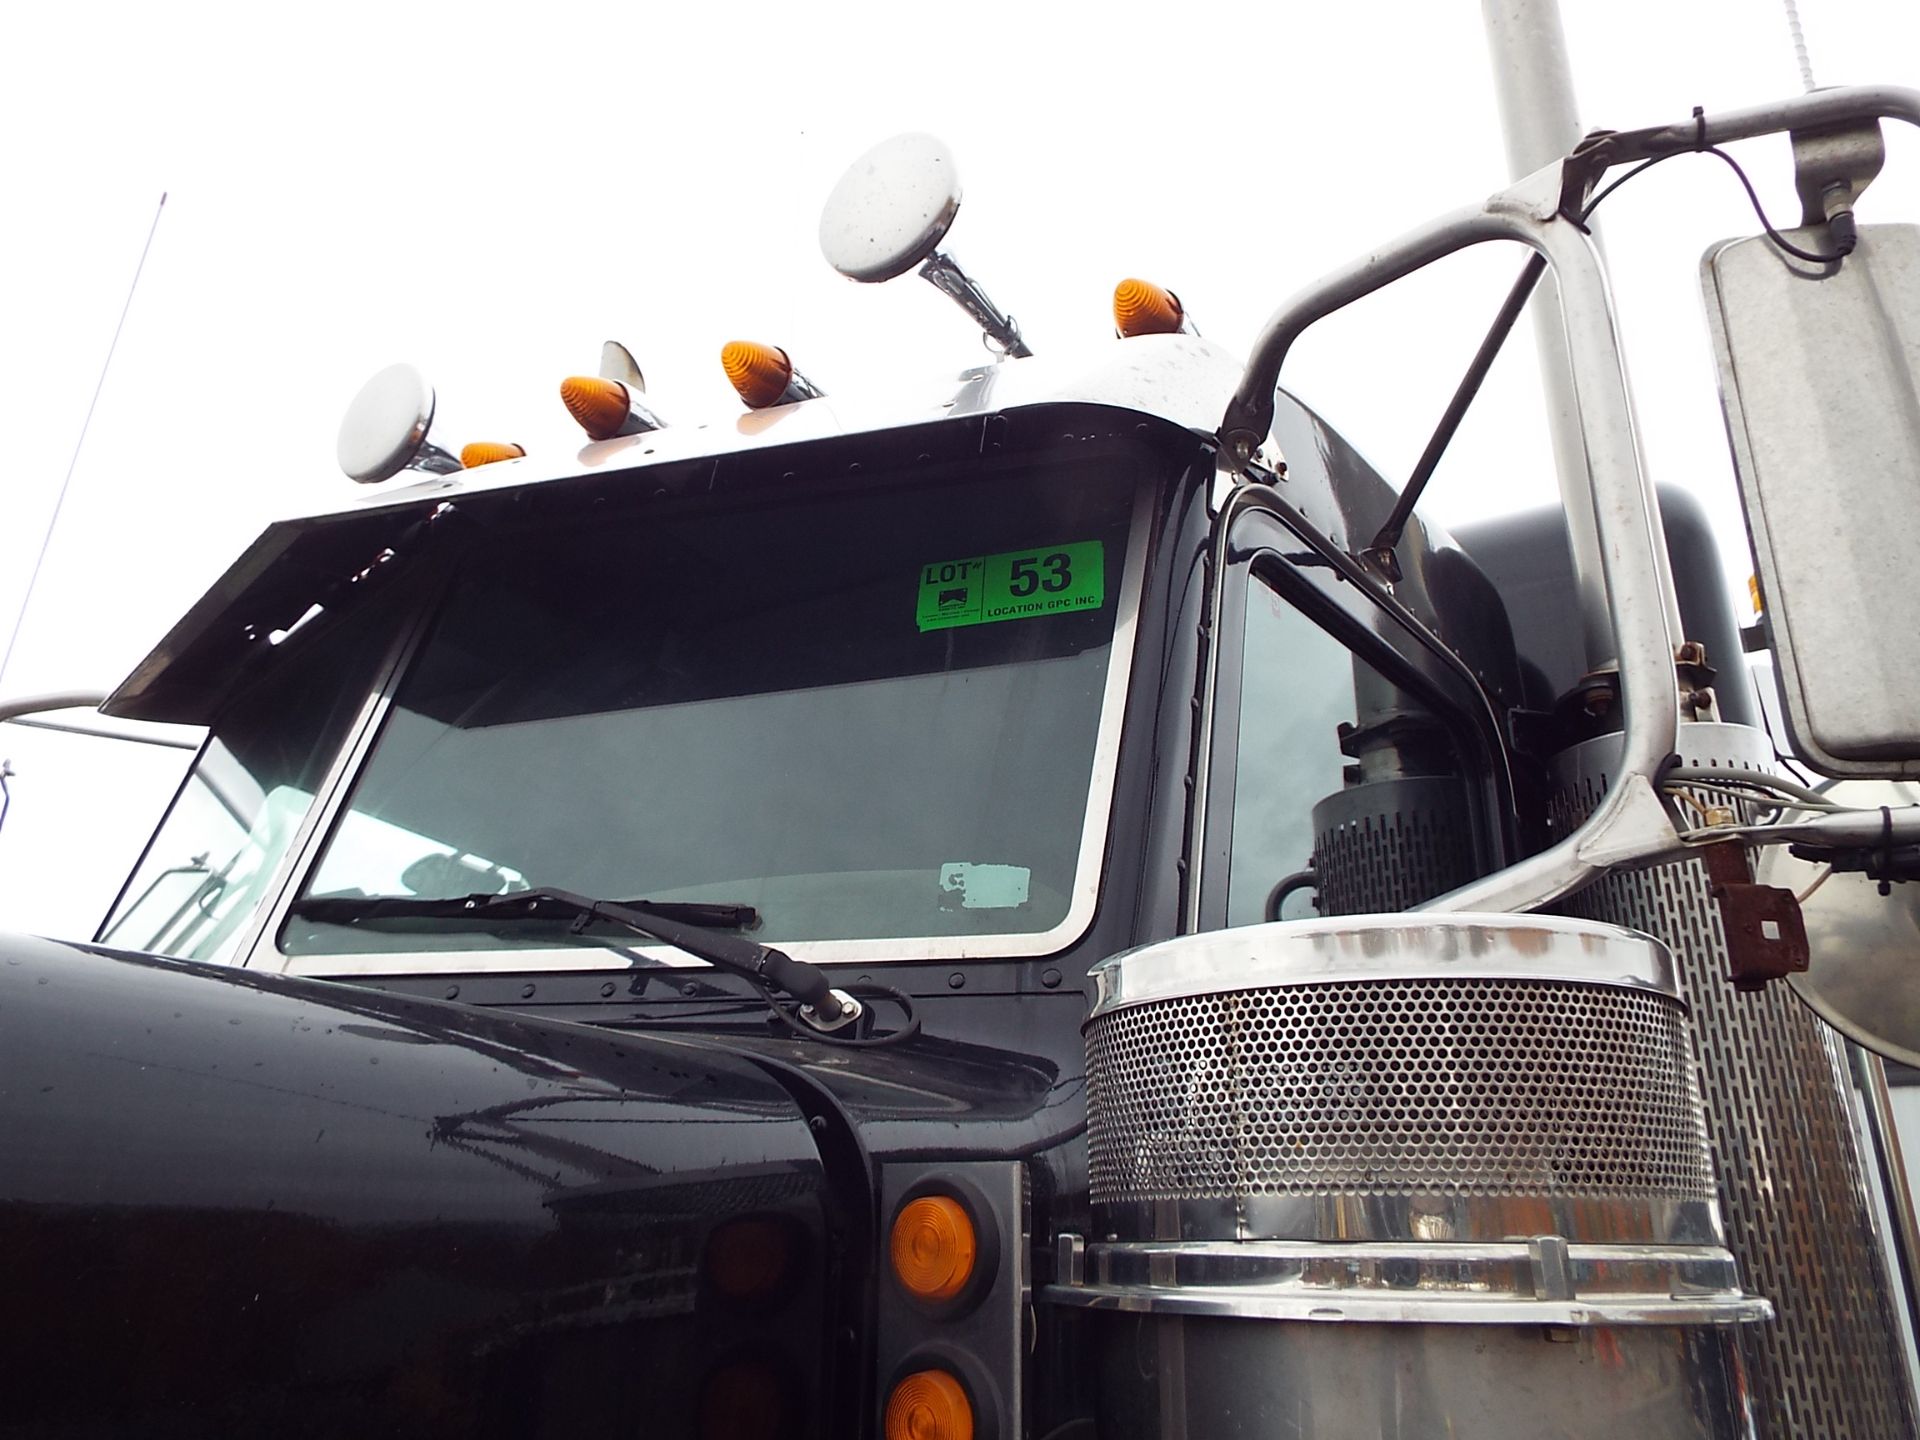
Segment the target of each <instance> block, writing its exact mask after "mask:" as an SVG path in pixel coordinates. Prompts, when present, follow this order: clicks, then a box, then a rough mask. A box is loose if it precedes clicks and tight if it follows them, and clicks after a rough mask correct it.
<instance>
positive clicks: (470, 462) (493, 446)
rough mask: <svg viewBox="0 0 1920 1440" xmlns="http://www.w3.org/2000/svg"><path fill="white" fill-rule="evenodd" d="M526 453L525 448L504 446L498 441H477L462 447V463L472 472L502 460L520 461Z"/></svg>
mask: <svg viewBox="0 0 1920 1440" xmlns="http://www.w3.org/2000/svg"><path fill="white" fill-rule="evenodd" d="M526 453H527V452H526V449H525V448H524V447H523V446H519V445H508V444H502V443H501V442H500V441H498V440H476V441H474V442H473V443H472V444H471V445H463V446H461V447H460V463H461V465H463V466H464V467H465V468H467V469H468V470H471V469H473V468H474V467H475V466H478V465H492V464H496V463H497V462H499V461H501V460H518V459H519V458H520V457H521V456H522V455H525V454H526Z"/></svg>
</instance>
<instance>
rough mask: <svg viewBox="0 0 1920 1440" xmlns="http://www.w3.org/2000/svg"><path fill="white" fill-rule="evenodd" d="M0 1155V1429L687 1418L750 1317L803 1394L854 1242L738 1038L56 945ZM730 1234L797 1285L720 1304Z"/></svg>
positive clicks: (15, 989)
mask: <svg viewBox="0 0 1920 1440" xmlns="http://www.w3.org/2000/svg"><path fill="white" fill-rule="evenodd" d="M0 1146H4V1150H3V1151H0V1153H4V1155H5V1157H6V1164H5V1166H4V1167H0V1252H4V1253H6V1254H7V1255H9V1256H10V1257H12V1258H11V1259H10V1261H9V1276H8V1293H9V1300H10V1301H11V1303H12V1308H13V1311H14V1314H15V1315H16V1317H17V1320H18V1323H15V1324H13V1325H10V1326H9V1327H8V1328H9V1331H10V1333H11V1336H12V1338H11V1340H10V1342H9V1344H10V1347H11V1353H10V1357H9V1358H10V1364H9V1369H10V1372H11V1373H12V1375H13V1376H14V1377H15V1378H14V1380H13V1381H12V1382H10V1384H9V1387H8V1392H9V1393H8V1394H7V1395H6V1396H5V1397H4V1398H0V1434H6V1435H15V1434H71V1433H79V1432H84V1433H87V1434H102V1435H117V1434H123V1433H124V1434H136V1433H137V1434H161V1435H172V1434H180V1435H186V1434H195V1435H200V1434H226V1433H233V1434H239V1433H253V1434H262V1433H275V1434H278V1435H282V1436H285V1435H288V1434H292V1435H307V1434H341V1433H347V1432H348V1431H350V1430H351V1431H355V1432H356V1433H397V1432H398V1431H399V1430H401V1429H402V1428H404V1429H405V1430H406V1431H407V1433H410V1434H419V1435H439V1434H501V1435H507V1434H532V1433H544V1429H545V1423H544V1421H543V1420H542V1421H540V1422H539V1423H536V1420H537V1419H538V1417H546V1416H550V1415H552V1414H555V1413H563V1414H567V1415H571V1416H574V1417H576V1419H577V1422H578V1423H577V1425H576V1427H575V1428H574V1429H573V1430H570V1431H569V1433H577V1434H596V1433H603V1432H604V1433H615V1431H616V1430H618V1431H619V1432H620V1433H631V1427H632V1425H633V1422H634V1416H635V1415H648V1416H651V1417H653V1418H655V1419H658V1420H660V1421H661V1423H662V1424H663V1426H664V1429H663V1430H662V1432H661V1433H692V1432H693V1431H694V1430H695V1429H696V1428H697V1425H696V1423H695V1422H696V1418H697V1415H696V1412H698V1410H699V1408H700V1406H702V1405H703V1404H710V1403H713V1402H712V1400H711V1396H712V1395H713V1394H714V1393H716V1388H717V1390H718V1392H719V1393H721V1394H723V1395H724V1394H726V1393H729V1391H730V1387H733V1388H737V1387H735V1382H734V1381H731V1380H728V1379H726V1378H725V1377H724V1376H723V1377H722V1378H720V1379H716V1378H715V1376H716V1375H717V1374H719V1370H716V1367H720V1369H722V1370H723V1369H724V1367H725V1366H726V1365H729V1364H735V1363H743V1362H737V1361H736V1360H733V1359H729V1356H733V1355H736V1353H737V1352H738V1349H739V1341H740V1337H741V1336H742V1335H743V1334H754V1333H757V1334H759V1335H761V1336H762V1337H763V1339H764V1341H765V1350H766V1353H768V1354H771V1355H773V1356H775V1357H776V1359H775V1360H773V1361H768V1362H767V1363H770V1364H772V1363H777V1364H778V1366H779V1369H780V1371H781V1373H783V1374H789V1375H797V1376H803V1377H809V1378H808V1379H807V1380H805V1381H803V1382H801V1385H802V1389H803V1390H804V1391H806V1392H809V1393H807V1394H806V1395H803V1396H797V1395H795V1394H792V1393H788V1395H787V1401H788V1403H793V1404H796V1405H800V1406H801V1407H802V1410H803V1411H804V1410H805V1409H806V1407H808V1406H812V1405H816V1404H818V1403H820V1402H819V1397H818V1396H816V1395H813V1394H811V1392H812V1391H813V1390H814V1388H815V1386H816V1385H817V1384H819V1383H820V1381H819V1377H821V1376H823V1375H826V1374H828V1373H831V1371H832V1368H833V1367H832V1366H831V1365H830V1364H827V1363H825V1361H824V1359H823V1357H822V1356H821V1355H820V1354H819V1353H818V1350H819V1348H820V1347H821V1346H822V1345H823V1344H824V1343H826V1342H825V1341H824V1340H823V1339H822V1337H823V1335H825V1334H827V1333H829V1332H830V1330H831V1328H832V1325H833V1323H834V1321H835V1319H836V1316H835V1314H834V1307H835V1304H836V1302H835V1300H834V1298H833V1296H832V1295H831V1294H830V1293H829V1289H830V1287H829V1286H828V1284H827V1280H826V1276H827V1275H828V1273H829V1268H830V1265H831V1263H833V1261H832V1257H833V1253H834V1252H835V1250H836V1248H838V1247H844V1246H845V1245H846V1244H848V1243H853V1244H854V1245H855V1246H856V1247H857V1246H859V1245H863V1244H865V1243H866V1239H865V1237H863V1236H854V1237H851V1240H850V1237H848V1236H847V1235H846V1234H845V1233H843V1232H844V1227H845V1217H844V1215H843V1214H841V1213H840V1212H839V1210H838V1209H837V1207H836V1205H835V1202H834V1200H833V1197H832V1195H831V1193H830V1191H831V1187H830V1185H829V1183H828V1180H827V1177H826V1176H825V1175H824V1173H823V1167H822V1163H821V1160H820V1155H819V1152H818V1150H817V1149H816V1146H815V1143H814V1140H813V1137H812V1133H811V1132H810V1130H809V1128H808V1125H807V1121H806V1117H805V1115H804V1114H803V1112H802V1110H801V1109H800V1108H799V1107H797V1106H796V1104H795V1102H794V1100H793V1098H792V1097H791V1094H790V1091H789V1089H788V1088H787V1087H784V1086H782V1085H781V1084H779V1083H776V1081H775V1080H774V1079H772V1078H770V1077H769V1074H768V1073H767V1070H766V1068H765V1067H764V1066H762V1065H759V1064H756V1063H754V1062H752V1061H750V1060H747V1059H744V1058H737V1057H733V1056H730V1055H728V1054H726V1053H724V1052H722V1051H719V1050H716V1049H714V1048H711V1047H706V1046H695V1045H687V1044H679V1043H676V1042H673V1041H671V1040H661V1039H655V1038H652V1037H647V1036H638V1035H619V1034H612V1033H608V1032H604V1031H594V1030H591V1029H588V1028H586V1027H581V1026H576V1025H569V1024H565V1023H559V1022H553V1021H546V1020H541V1019H539V1018H535V1017H527V1016H521V1015H513V1014H504V1013H500V1012H491V1013H489V1012H485V1011H475V1010H466V1009H462V1008H460V1007H457V1006H453V1005H448V1004H444V1003H440V1002H435V1001H429V1000H422V999H419V998H417V997H410V996H405V995H392V994H380V993H377V992H373V991H365V990H358V989H354V988H351V987H345V986H338V985H333V984H328V983H316V982H308V981H301V980H297V979H291V978H285V977H276V976H259V975H251V974H248V973H246V972H242V971H231V970H221V969H216V968H213V967H208V966H202V965H195V964H188V963H183V962H175V961H168V960H161V959H155V958H153V957H147V956H129V955H120V954H115V953H112V952H107V951H102V950H99V949H96V948H92V947H87V946H79V945H71V944H63V943H58V942H54V941H47V940H27V939H17V938H7V939H4V940H0ZM735 1221H745V1222H748V1224H747V1229H746V1231H744V1232H739V1231H735V1230H730V1229H729V1226H730V1224H731V1223H732V1222H735ZM740 1234H745V1235H746V1237H747V1238H746V1240H745V1241H744V1243H745V1244H746V1246H747V1249H748V1250H749V1251H750V1252H751V1253H752V1254H753V1255H756V1256H759V1257H761V1258H762V1259H764V1258H765V1256H766V1255H767V1254H768V1253H770V1252H771V1253H773V1254H774V1255H775V1258H776V1259H779V1258H780V1257H781V1256H784V1257H785V1258H784V1261H782V1263H783V1264H785V1265H786V1266H787V1268H788V1271H789V1272H790V1273H788V1274H786V1276H785V1278H784V1279H783V1280H782V1281H781V1283H780V1285H779V1286H778V1287H777V1289H776V1290H775V1291H769V1292H768V1293H767V1294H765V1295H761V1296H759V1297H758V1298H757V1299H756V1301H755V1303H754V1304H753V1305H752V1306H749V1307H744V1308H743V1307H742V1306H740V1305H738V1304H736V1303H735V1301H736V1300H737V1299H738V1298H739V1297H738V1295H737V1294H735V1293H734V1291H735V1290H737V1288H738V1286H737V1283H736V1282H737V1278H738V1275H739V1274H740V1273H743V1272H741V1271H740V1270H739V1267H738V1265H732V1267H731V1268H729V1264H730V1262H729V1261H728V1260H727V1258H726V1255H725V1254H722V1255H721V1257H720V1258H719V1259H718V1260H716V1258H715V1252H716V1250H720V1251H725V1249H726V1247H727V1246H728V1245H729V1244H730V1243H732V1239H733V1238H738V1235H740ZM749 1272H751V1267H749ZM716 1277H718V1278H716ZM729 1277H732V1278H729ZM730 1286H732V1287H733V1288H732V1289H729V1287H730ZM26 1317H32V1318H31V1320H30V1321H29V1320H28V1319H27V1318H26ZM128 1337H133V1339H132V1341H131V1342H129V1339H128ZM753 1353H754V1354H755V1355H756V1356H757V1355H759V1354H760V1353H761V1352H760V1351H759V1350H755V1351H754V1352H753ZM109 1355H111V1356H113V1357H114V1364H113V1365H112V1367H111V1374H110V1375H106V1374H102V1375H98V1376H96V1377H95V1378H94V1379H92V1380H91V1381H89V1379H88V1378H87V1377H88V1373H89V1370H90V1368H91V1367H92V1366H94V1365H95V1364H97V1363H98V1362H99V1361H101V1360H102V1359H104V1358H105V1357H107V1356H109ZM754 1363H758V1362H757V1360H756V1361H755V1362H754ZM563 1392H564V1393H563ZM529 1407H532V1408H531V1409H530V1408H529ZM556 1407H558V1408H557V1409H556ZM620 1417H624V1420H623V1422H622V1424H621V1425H616V1424H615V1423H614V1422H615V1420H616V1419H618V1418H620ZM681 1422H684V1423H681ZM824 1423H825V1421H824V1420H823V1419H821V1418H820V1417H819V1416H818V1415H817V1414H816V1415H815V1416H814V1418H813V1419H812V1420H809V1421H807V1422H806V1423H804V1424H803V1425H802V1426H801V1433H806V1432H810V1431H812V1430H813V1429H814V1428H815V1427H816V1426H818V1425H823V1424H824ZM623 1427H624V1428H623Z"/></svg>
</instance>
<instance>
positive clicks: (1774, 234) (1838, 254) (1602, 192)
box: [1580, 145, 1857, 265]
mask: <svg viewBox="0 0 1920 1440" xmlns="http://www.w3.org/2000/svg"><path fill="white" fill-rule="evenodd" d="M1675 155H1717V156H1719V157H1720V158H1721V159H1722V160H1724V161H1726V162H1727V164H1728V165H1729V166H1730V167H1731V168H1732V170H1733V173H1734V174H1735V175H1736V176H1738V177H1739V180H1740V185H1741V188H1742V189H1744V190H1745V191H1746V192H1747V201H1748V203H1749V204H1751V205H1752V206H1753V213H1754V214H1755V215H1757V216H1758V217H1759V219H1760V228H1761V229H1763V230H1765V231H1766V232H1767V239H1769V240H1771V241H1772V242H1773V243H1774V245H1775V246H1776V247H1778V248H1779V249H1780V250H1781V251H1782V252H1784V253H1785V254H1788V255H1791V256H1793V258H1794V259H1796V260H1805V261H1806V262H1807V263H1808V264H1810V265H1838V264H1839V263H1840V262H1841V261H1842V260H1844V259H1846V258H1847V256H1849V255H1851V254H1852V253H1853V251H1854V245H1855V244H1856V243H1857V242H1856V241H1854V240H1852V239H1841V240H1837V241H1836V242H1835V246H1834V253H1833V254H1831V255H1822V254H1820V253H1819V252H1817V251H1813V250H1802V249H1801V248H1800V247H1799V246H1798V245H1795V244H1794V243H1793V242H1792V241H1791V240H1789V239H1787V237H1786V236H1784V235H1782V234H1781V233H1780V232H1779V231H1778V230H1776V229H1774V228H1773V222H1772V221H1771V220H1769V219H1767V212H1766V211H1765V210H1764V209H1763V208H1761V205H1760V196H1759V193H1758V192H1757V191H1755V190H1754V188H1753V182H1752V181H1751V180H1749V179H1748V178H1747V172H1746V171H1745V170H1742V169H1741V168H1740V162H1739V161H1738V160H1736V159H1734V158H1733V156H1731V155H1729V154H1728V153H1727V152H1726V151H1724V150H1722V149H1721V148H1720V147H1719V146H1718V145H1703V146H1701V147H1699V148H1698V149H1696V150H1675V151H1672V152H1670V153H1668V154H1666V155H1655V156H1654V157H1653V158H1652V159H1651V160H1642V161H1641V162H1640V163H1639V164H1638V165H1636V166H1634V167H1633V168H1632V169H1631V170H1629V171H1627V173H1626V174H1624V175H1620V176H1617V177H1615V178H1614V179H1612V180H1609V181H1608V182H1607V183H1606V184H1605V185H1602V186H1601V187H1600V188H1599V189H1598V190H1597V191H1595V192H1594V196H1593V198H1592V199H1591V200H1589V201H1587V203H1586V206H1585V208H1584V209H1582V210H1581V211H1580V225H1581V228H1582V229H1584V228H1586V222H1587V220H1588V219H1589V218H1591V216H1592V215H1593V212H1594V210H1595V209H1596V208H1598V206H1599V204H1600V202H1601V201H1602V200H1604V199H1606V198H1607V196H1609V195H1611V194H1612V193H1613V192H1614V191H1616V190H1618V189H1619V188H1620V187H1621V186H1622V185H1624V184H1626V183H1627V181H1629V180H1631V179H1633V177H1634V176H1636V175H1638V174H1639V173H1640V172H1641V171H1643V170H1650V169H1652V168H1653V167H1654V166H1655V165H1658V164H1659V163H1660V162H1661V161H1663V160H1671V159H1673V157H1674V156H1675ZM1829 223H1831V222H1829Z"/></svg>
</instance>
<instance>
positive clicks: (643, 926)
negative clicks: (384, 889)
mask: <svg viewBox="0 0 1920 1440" xmlns="http://www.w3.org/2000/svg"><path fill="white" fill-rule="evenodd" d="M670 911H678V912H685V911H691V912H694V914H696V915H699V916H702V917H704V918H698V919H696V918H688V917H686V916H685V915H682V914H673V913H666V912H670ZM291 913H292V914H294V915H297V916H299V917H300V918H302V919H305V920H319V921H321V922H323V923H326V922H331V923H333V924H339V925H351V924H355V923H357V922H358V921H361V920H371V919H375V918H379V917H391V918H395V919H398V918H401V917H410V916H418V917H420V918H423V919H442V918H446V919H462V920H468V919H470V920H475V921H488V922H491V921H494V920H511V919H530V918H553V917H563V916H567V915H571V916H572V917H573V921H574V928H575V929H576V930H583V929H585V928H586V927H587V926H588V925H590V924H591V923H593V922H594V921H595V920H605V921H608V922H609V923H611V924H614V925H619V926H622V927H624V928H625V929H628V930H631V931H633V933H634V934H636V935H644V936H646V937H647V938H648V939H650V940H660V941H664V942H665V943H666V944H668V945H672V946H673V947H675V948H676V949H679V950H684V951H686V953H687V954H689V955H692V956H694V957H695V958H697V959H700V960H705V961H706V962H707V963H708V964H709V965H712V966H715V967H716V968H718V969H721V970H726V971H728V972H730V973H732V974H735V975H739V976H741V977H742V978H743V979H746V980H748V981H750V982H752V983H753V984H755V985H760V986H772V987H773V988H775V989H778V990H782V991H784V992H785V993H786V994H788V995H791V996H792V997H793V998H794V999H796V1000H798V1001H799V1002H800V1017H801V1019H803V1020H805V1021H806V1022H807V1023H808V1024H809V1025H811V1026H813V1027H814V1028H815V1029H816V1030H822V1031H832V1030H839V1029H841V1028H842V1027H844V1026H846V1025H849V1024H851V1023H852V1022H853V1021H855V1020H857V1019H859V1018H860V1013H861V1005H860V1002H859V1001H858V1000H856V999H854V998H853V997H852V996H851V995H849V994H847V993H846V991H844V990H835V989H834V988H833V987H832V986H831V985H829V984H828V983H827V977H826V975H825V974H824V973H823V972H822V971H820V970H819V969H817V968H816V967H814V966H812V965H809V964H808V963H807V962H806V961H804V960H796V959H794V958H793V957H792V956H791V955H789V954H787V953H786V952H785V951H783V950H775V949H774V948H773V947H772V946H770V945H757V944H755V943H754V942H753V941H751V940H748V939H746V938H745V937H744V936H737V935H722V934H716V933H714V931H713V928H712V927H716V926H722V925H729V926H733V927H736V928H737V927H738V926H740V925H742V924H748V923H751V922H752V921H753V920H754V919H757V918H758V916H757V914H756V913H755V911H754V908H753V907H752V906H751V905H683V904H681V903H680V902H677V901H650V900H636V901H626V900H594V899H591V898H590V897H588V896H585V895H576V894H574V893H573V892H572V891H571V890H556V889H553V888H552V887H551V886H544V885H543V886H538V887H536V888H535V889H532V890H516V891H514V892H513V893H512V894H508V895H465V896H460V897H458V898H455V899H452V900H428V899H418V898H409V897H379V896H319V897H310V898H308V899H305V900H300V901H296V902H295V903H294V905H293V907H292V911H291ZM742 917H744V918H742Z"/></svg>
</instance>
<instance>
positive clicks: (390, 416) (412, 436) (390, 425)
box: [337, 365, 433, 485]
mask: <svg viewBox="0 0 1920 1440" xmlns="http://www.w3.org/2000/svg"><path fill="white" fill-rule="evenodd" d="M432 424H433V387H432V386H431V385H429V384H427V381H426V377H425V376H423V375H422V374H421V373H420V372H419V371H418V370H416V369H414V368H413V366H411V365H389V366H388V367H387V368H386V369H384V370H382V371H381V372H380V373H379V374H378V375H375V376H374V377H373V378H372V379H371V380H369V381H367V383H366V384H365V385H363V386H361V387H360V393H359V394H358V395H356V396H354V397H353V403H352V404H351V405H349V406H347V414H346V418H345V419H344V420H342V421H341V422H340V442H339V446H338V450H337V453H338V454H339V457H340V468H341V469H342V470H344V471H346V472H347V475H348V477H349V478H350V479H354V480H358V481H359V482H360V483H361V484H362V485H372V484H376V483H378V482H379V481H381V480H385V479H388V478H390V477H391V476H394V475H398V474H399V473H400V472H401V471H402V470H404V469H406V468H407V466H408V465H410V464H411V463H412V462H413V460H414V459H415V457H417V456H418V455H419V454H420V451H421V449H422V448H423V447H424V446H425V445H426V443H427V429H428V427H429V426H431V425H432Z"/></svg>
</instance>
